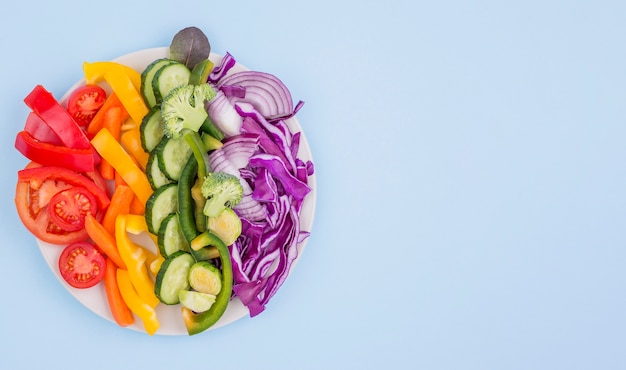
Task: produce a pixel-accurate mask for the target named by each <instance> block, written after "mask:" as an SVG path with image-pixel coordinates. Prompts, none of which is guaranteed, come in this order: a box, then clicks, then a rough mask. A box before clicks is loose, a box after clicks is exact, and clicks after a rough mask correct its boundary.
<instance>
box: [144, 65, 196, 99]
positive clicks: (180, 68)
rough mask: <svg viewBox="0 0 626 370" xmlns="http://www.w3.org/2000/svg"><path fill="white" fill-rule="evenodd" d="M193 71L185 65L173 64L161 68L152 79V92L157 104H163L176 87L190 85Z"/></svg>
mask: <svg viewBox="0 0 626 370" xmlns="http://www.w3.org/2000/svg"><path fill="white" fill-rule="evenodd" d="M190 77H191V71H190V70H189V68H187V66H185V65H184V64H183V63H179V62H172V63H169V64H166V65H164V66H162V67H161V68H159V70H158V71H157V72H156V73H155V75H154V78H153V79H152V90H153V92H154V98H155V100H156V104H161V102H162V101H163V98H164V97H166V96H167V94H168V93H169V92H170V91H172V90H173V89H174V88H175V87H178V86H181V85H186V84H188V83H189V78H190Z"/></svg>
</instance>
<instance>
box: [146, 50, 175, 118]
mask: <svg viewBox="0 0 626 370" xmlns="http://www.w3.org/2000/svg"><path fill="white" fill-rule="evenodd" d="M172 62H173V60H171V59H167V58H162V59H157V60H155V61H154V62H152V63H150V64H149V65H148V66H147V67H146V69H144V70H143V72H142V73H141V96H142V97H143V100H144V101H145V102H146V105H148V107H149V108H152V107H154V106H156V105H157V101H156V97H155V96H154V90H152V80H153V79H154V75H156V73H157V71H158V70H159V69H161V67H163V66H165V65H167V64H170V63H172Z"/></svg>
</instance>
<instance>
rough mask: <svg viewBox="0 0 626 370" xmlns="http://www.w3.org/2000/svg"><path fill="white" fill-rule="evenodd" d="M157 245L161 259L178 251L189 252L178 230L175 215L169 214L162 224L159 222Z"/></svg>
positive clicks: (178, 225) (176, 216)
mask: <svg viewBox="0 0 626 370" xmlns="http://www.w3.org/2000/svg"><path fill="white" fill-rule="evenodd" d="M157 245H158V247H159V252H160V253H161V256H163V257H167V256H169V255H171V254H174V252H178V251H180V250H184V251H189V244H188V243H187V240H186V239H185V236H184V235H183V233H182V231H181V230H180V223H179V222H178V214H177V213H170V214H169V215H168V216H167V217H165V218H164V219H163V222H161V227H160V228H159V234H158V238H157Z"/></svg>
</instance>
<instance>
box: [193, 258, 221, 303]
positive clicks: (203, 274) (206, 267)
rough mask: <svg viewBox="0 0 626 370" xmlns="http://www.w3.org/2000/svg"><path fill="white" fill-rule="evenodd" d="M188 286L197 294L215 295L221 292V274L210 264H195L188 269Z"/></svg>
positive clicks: (206, 262)
mask: <svg viewBox="0 0 626 370" xmlns="http://www.w3.org/2000/svg"><path fill="white" fill-rule="evenodd" d="M189 285H190V286H191V289H193V290H195V291H197V292H201V293H206V294H213V295H217V294H218V293H219V292H220V290H222V273H221V271H220V270H219V269H218V268H217V267H215V265H214V264H212V263H211V262H208V261H199V262H196V263H194V264H193V266H191V268H190V269H189Z"/></svg>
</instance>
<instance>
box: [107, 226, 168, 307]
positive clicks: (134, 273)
mask: <svg viewBox="0 0 626 370" xmlns="http://www.w3.org/2000/svg"><path fill="white" fill-rule="evenodd" d="M115 242H116V243H117V248H118V250H119V252H120V256H121V257H122V260H123V261H124V263H125V264H126V266H127V270H128V274H129V277H130V280H131V282H132V285H133V287H134V289H135V291H136V292H137V294H138V295H139V297H140V298H141V300H142V301H143V302H145V303H146V304H148V305H149V306H150V307H156V305H157V304H158V303H159V300H158V299H157V297H156V296H155V294H154V283H153V282H152V279H151V278H150V275H149V274H148V268H147V266H146V260H147V259H148V255H147V253H146V251H145V249H144V248H142V247H140V246H138V245H137V244H135V243H134V242H133V241H132V240H130V238H129V237H128V233H127V232H126V216H125V215H119V216H118V217H117V220H116V224H115Z"/></svg>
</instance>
